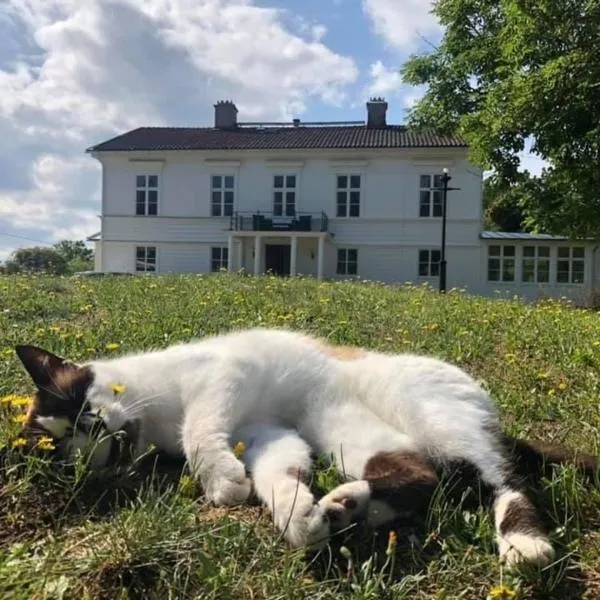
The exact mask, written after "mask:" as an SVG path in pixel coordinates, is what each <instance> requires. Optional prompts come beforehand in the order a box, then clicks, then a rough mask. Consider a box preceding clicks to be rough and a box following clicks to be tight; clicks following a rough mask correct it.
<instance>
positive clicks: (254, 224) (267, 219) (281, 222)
mask: <svg viewBox="0 0 600 600" xmlns="http://www.w3.org/2000/svg"><path fill="white" fill-rule="evenodd" d="M328 227H329V219H328V217H327V215H326V214H325V213H324V212H323V211H321V212H320V213H294V215H293V216H286V215H275V214H274V213H264V212H259V211H257V212H251V211H250V212H235V213H234V214H233V215H232V216H231V223H230V226H229V229H230V230H231V231H273V232H276V233H279V232H295V231H297V232H310V231H313V232H326V231H327V230H328Z"/></svg>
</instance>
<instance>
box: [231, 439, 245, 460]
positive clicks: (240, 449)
mask: <svg viewBox="0 0 600 600" xmlns="http://www.w3.org/2000/svg"><path fill="white" fill-rule="evenodd" d="M244 452H246V444H244V442H241V441H240V442H238V443H237V444H236V445H235V446H234V447H233V453H234V454H235V455H236V456H237V458H240V456H243V454H244Z"/></svg>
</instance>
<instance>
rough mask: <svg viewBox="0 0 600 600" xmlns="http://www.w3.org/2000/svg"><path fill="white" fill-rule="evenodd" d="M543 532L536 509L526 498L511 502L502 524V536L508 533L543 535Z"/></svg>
mask: <svg viewBox="0 0 600 600" xmlns="http://www.w3.org/2000/svg"><path fill="white" fill-rule="evenodd" d="M543 531H544V530H543V527H542V523H541V521H540V518H539V516H538V514H537V511H536V509H535V507H534V506H533V504H532V503H531V502H530V501H529V500H528V499H527V498H526V497H525V496H521V497H519V498H515V499H514V500H511V502H510V504H509V505H508V508H507V509H506V513H505V514H504V518H503V519H502V523H500V533H501V534H502V535H506V534H507V533H524V534H528V535H531V534H536V533H538V534H542V533H543Z"/></svg>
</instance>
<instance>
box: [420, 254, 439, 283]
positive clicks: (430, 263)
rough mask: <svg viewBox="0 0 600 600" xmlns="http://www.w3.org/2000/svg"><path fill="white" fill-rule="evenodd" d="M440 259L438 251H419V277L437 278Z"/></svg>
mask: <svg viewBox="0 0 600 600" xmlns="http://www.w3.org/2000/svg"><path fill="white" fill-rule="evenodd" d="M440 258H441V253H440V251H439V250H419V277H438V276H439V274H440Z"/></svg>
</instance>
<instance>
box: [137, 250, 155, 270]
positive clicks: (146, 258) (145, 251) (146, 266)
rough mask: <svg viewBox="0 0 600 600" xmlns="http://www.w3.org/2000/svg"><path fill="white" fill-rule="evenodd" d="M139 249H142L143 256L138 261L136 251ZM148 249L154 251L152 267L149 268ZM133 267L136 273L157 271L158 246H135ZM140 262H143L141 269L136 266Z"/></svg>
mask: <svg viewBox="0 0 600 600" xmlns="http://www.w3.org/2000/svg"><path fill="white" fill-rule="evenodd" d="M140 250H143V251H144V258H143V259H142V260H141V261H140V260H139V259H138V253H139V251H140ZM148 250H153V251H154V268H153V269H149V268H148V267H149V265H150V264H152V263H151V262H149V259H148ZM133 258H134V268H135V272H136V273H157V272H158V246H135V249H134V255H133ZM140 262H142V263H143V267H144V268H143V269H140V268H138V267H139V265H140Z"/></svg>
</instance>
